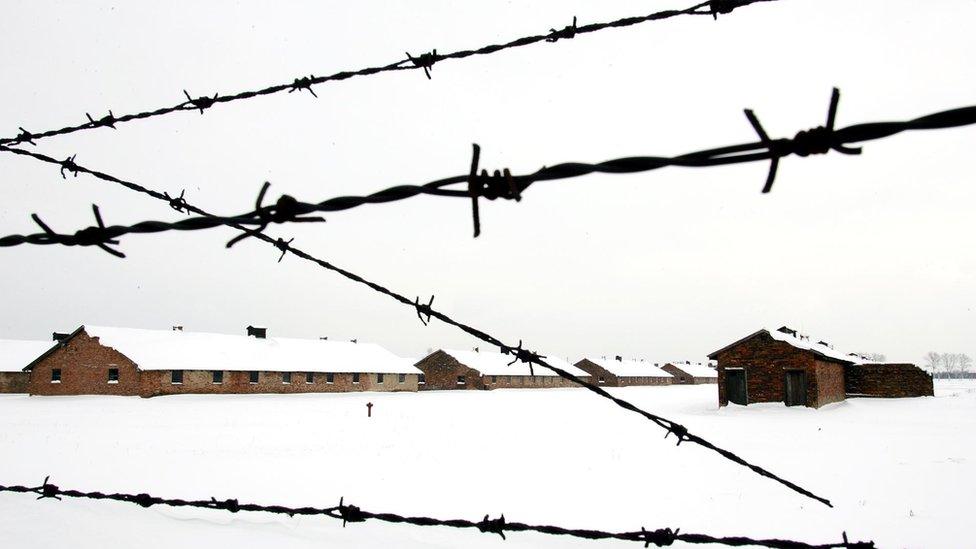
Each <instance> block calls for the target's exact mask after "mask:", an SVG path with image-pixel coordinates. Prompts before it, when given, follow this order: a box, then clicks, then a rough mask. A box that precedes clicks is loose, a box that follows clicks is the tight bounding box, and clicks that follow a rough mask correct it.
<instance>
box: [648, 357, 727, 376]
mask: <svg viewBox="0 0 976 549" xmlns="http://www.w3.org/2000/svg"><path fill="white" fill-rule="evenodd" d="M659 364H661V365H662V366H664V365H666V364H671V365H673V366H675V367H677V368H678V369H679V370H681V371H683V372H687V373H689V374H691V376H692V377H718V370H716V369H715V368H714V367H712V366H709V365H708V364H709V363H708V362H695V361H694V360H671V361H668V362H660V363H659Z"/></svg>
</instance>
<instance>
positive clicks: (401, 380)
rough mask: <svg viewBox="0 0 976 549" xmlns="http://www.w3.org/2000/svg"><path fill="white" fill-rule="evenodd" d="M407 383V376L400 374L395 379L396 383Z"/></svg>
mask: <svg viewBox="0 0 976 549" xmlns="http://www.w3.org/2000/svg"><path fill="white" fill-rule="evenodd" d="M406 381H407V374H400V375H399V376H398V377H397V383H404V382H406Z"/></svg>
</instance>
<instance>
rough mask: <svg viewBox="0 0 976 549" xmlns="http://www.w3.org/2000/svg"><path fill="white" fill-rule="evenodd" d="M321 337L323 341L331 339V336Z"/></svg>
mask: <svg viewBox="0 0 976 549" xmlns="http://www.w3.org/2000/svg"><path fill="white" fill-rule="evenodd" d="M319 339H320V340H321V341H328V340H329V336H321V337H319Z"/></svg>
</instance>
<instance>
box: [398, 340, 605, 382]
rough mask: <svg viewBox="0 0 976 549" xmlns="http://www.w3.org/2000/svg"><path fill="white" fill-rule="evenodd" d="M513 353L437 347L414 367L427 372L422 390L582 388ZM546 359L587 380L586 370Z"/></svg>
mask: <svg viewBox="0 0 976 549" xmlns="http://www.w3.org/2000/svg"><path fill="white" fill-rule="evenodd" d="M512 358H513V357H512V356H511V355H503V354H501V353H498V352H494V351H478V350H473V351H457V350H450V349H440V350H437V351H435V352H433V353H431V354H429V355H427V356H426V357H424V358H422V359H420V361H418V362H417V363H416V364H415V366H416V367H417V368H419V369H420V370H421V371H422V372H423V373H424V384H423V385H422V386H421V389H423V390H427V391H429V390H446V389H529V388H535V389H549V388H556V387H579V385H576V384H575V383H573V382H571V381H569V380H566V379H563V378H561V377H559V376H558V375H557V374H555V373H553V372H552V371H550V370H548V369H546V368H543V367H541V366H534V367H533V368H532V369H531V370H530V369H529V366H528V364H525V363H522V362H515V363H514V364H511V365H509V363H510V362H512ZM545 360H546V362H548V363H549V364H552V365H553V366H555V367H557V368H560V369H562V370H565V371H567V372H569V373H571V374H573V375H576V376H578V377H582V378H583V379H587V377H586V376H587V373H586V372H584V371H582V370H580V369H578V368H574V367H573V366H572V365H571V364H570V363H568V362H566V361H565V360H561V359H559V358H554V357H546V359H545Z"/></svg>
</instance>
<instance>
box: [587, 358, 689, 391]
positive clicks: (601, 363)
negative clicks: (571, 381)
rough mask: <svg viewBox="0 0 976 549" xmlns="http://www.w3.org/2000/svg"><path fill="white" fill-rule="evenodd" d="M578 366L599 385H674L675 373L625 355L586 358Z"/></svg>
mask: <svg viewBox="0 0 976 549" xmlns="http://www.w3.org/2000/svg"><path fill="white" fill-rule="evenodd" d="M576 367H577V368H579V369H581V370H583V371H585V372H586V373H588V374H589V375H590V377H591V378H592V380H593V382H594V383H595V384H597V385H606V386H607V387H629V386H632V385H672V384H674V382H675V378H674V376H673V375H671V374H669V373H668V372H665V371H664V370H662V369H661V368H658V367H657V366H655V365H654V364H652V363H650V362H646V361H643V360H625V359H624V358H623V357H619V356H617V357H614V358H612V359H608V358H599V359H596V358H584V359H583V360H580V361H579V362H577V363H576Z"/></svg>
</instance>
